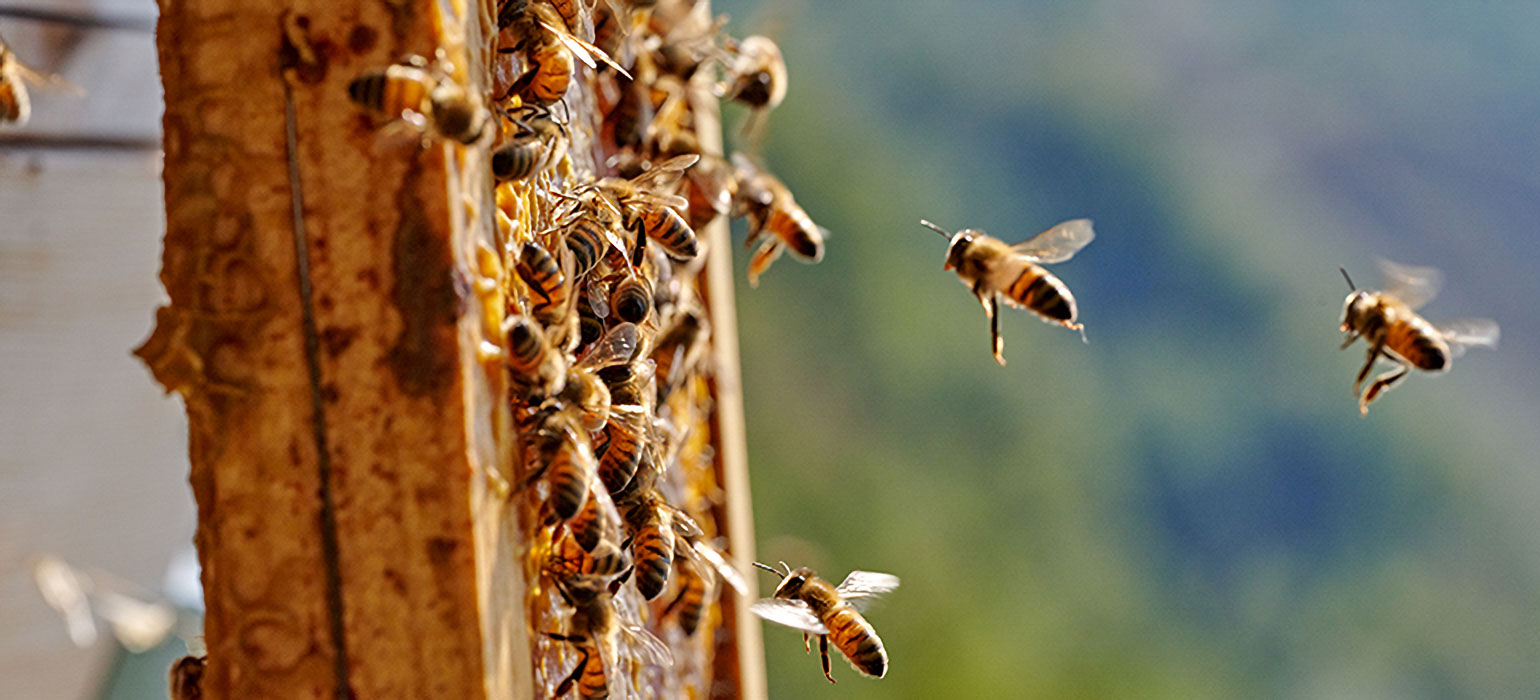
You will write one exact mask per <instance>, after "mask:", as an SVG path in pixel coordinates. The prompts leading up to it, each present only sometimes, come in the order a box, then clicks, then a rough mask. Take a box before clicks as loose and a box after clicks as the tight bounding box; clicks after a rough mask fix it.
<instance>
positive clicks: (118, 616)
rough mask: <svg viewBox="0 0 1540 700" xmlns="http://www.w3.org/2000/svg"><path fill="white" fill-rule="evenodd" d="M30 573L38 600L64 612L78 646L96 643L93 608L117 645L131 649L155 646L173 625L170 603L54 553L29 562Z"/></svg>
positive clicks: (135, 650) (68, 627)
mask: <svg viewBox="0 0 1540 700" xmlns="http://www.w3.org/2000/svg"><path fill="white" fill-rule="evenodd" d="M32 576H33V579H34V580H35V581H36V583H37V587H38V590H39V591H40V592H42V594H43V599H44V600H45V601H46V602H47V603H48V605H49V606H50V607H52V608H53V609H55V610H57V611H59V614H61V615H63V616H64V622H65V626H66V628H67V629H68V631H69V635H70V641H72V642H74V643H75V644H76V645H77V646H82V647H84V646H90V645H91V644H92V643H94V642H95V641H96V636H97V630H96V622H95V619H94V617H93V612H94V613H95V615H97V616H100V617H101V618H102V619H103V620H105V621H106V622H107V624H108V626H109V627H110V628H111V630H112V634H113V636H114V637H116V638H117V640H118V642H119V643H121V644H122V645H123V646H124V647H125V648H127V649H128V650H129V651H132V652H136V653H138V652H143V651H145V650H147V649H153V648H155V647H156V646H158V645H159V644H160V643H161V642H163V641H165V639H166V638H167V637H168V636H170V635H171V632H172V629H173V628H174V627H175V626H176V609H175V608H173V607H172V606H171V604H170V603H168V602H166V601H165V600H160V599H156V598H155V596H154V594H142V593H141V594H135V595H130V594H128V593H124V592H123V591H122V590H121V589H123V588H134V587H135V586H133V585H132V584H130V583H128V582H125V581H117V580H115V579H116V577H114V576H111V575H109V574H106V573H105V572H97V573H96V574H95V575H94V576H93V575H88V574H86V573H85V572H83V571H80V570H78V569H76V568H75V567H73V566H71V565H69V564H68V563H65V562H64V560H62V559H59V558H58V557H55V556H52V555H43V556H41V557H39V558H38V559H37V560H36V561H35V562H33V564H32ZM93 603H94V606H93Z"/></svg>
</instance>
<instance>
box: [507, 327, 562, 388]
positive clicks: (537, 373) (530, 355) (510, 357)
mask: <svg viewBox="0 0 1540 700" xmlns="http://www.w3.org/2000/svg"><path fill="white" fill-rule="evenodd" d="M503 335H504V337H505V338H507V344H506V347H507V350H506V351H505V359H506V361H507V363H508V369H509V370H511V371H512V374H513V386H514V389H515V392H516V395H518V396H519V397H520V398H525V399H528V398H533V399H537V400H543V399H545V398H547V397H551V396H556V395H557V394H559V393H561V391H562V390H563V389H564V388H566V385H567V362H566V359H565V356H564V355H563V354H562V352H561V350H559V349H557V348H554V347H552V346H551V344H550V342H548V341H547V339H546V335H545V331H544V330H543V329H541V327H540V324H538V323H536V322H535V321H534V320H533V319H531V318H529V317H528V316H509V317H508V319H507V320H506V321H504V322H503Z"/></svg>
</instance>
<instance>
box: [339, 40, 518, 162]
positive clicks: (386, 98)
mask: <svg viewBox="0 0 1540 700" xmlns="http://www.w3.org/2000/svg"><path fill="white" fill-rule="evenodd" d="M453 71H454V65H453V64H452V63H450V62H449V60H448V59H447V58H445V57H444V56H443V54H442V52H441V53H440V55H439V57H438V60H437V61H435V62H433V63H432V64H431V65H430V64H429V62H428V59H426V58H423V57H422V56H416V55H413V56H408V57H407V58H406V59H405V60H403V61H402V62H401V63H398V64H395V65H392V66H387V67H385V68H384V69H382V70H374V71H367V72H365V73H363V74H362V75H359V76H358V77H357V78H354V79H353V80H352V82H349V83H348V97H350V98H352V100H353V101H354V102H356V103H357V104H359V105H360V106H362V107H364V108H366V109H370V110H373V111H375V112H378V113H380V114H383V115H385V116H387V117H390V118H392V119H400V120H402V121H404V122H406V123H408V124H411V125H412V126H415V127H417V128H418V129H419V130H421V131H422V132H423V133H425V134H436V135H438V136H441V137H443V138H446V139H449V140H451V141H458V142H460V143H463V144H466V145H469V144H472V143H475V142H477V141H479V140H481V138H482V136H483V135H485V134H487V133H488V132H489V131H490V126H491V124H492V120H491V115H490V114H489V113H488V112H487V110H486V109H485V108H484V107H482V106H481V100H480V99H479V98H478V97H476V95H475V94H473V93H471V92H468V91H467V90H466V89H465V88H464V87H462V86H461V85H460V84H459V83H457V82H455V80H454V79H453V78H451V77H450V75H451V74H452V73H453Z"/></svg>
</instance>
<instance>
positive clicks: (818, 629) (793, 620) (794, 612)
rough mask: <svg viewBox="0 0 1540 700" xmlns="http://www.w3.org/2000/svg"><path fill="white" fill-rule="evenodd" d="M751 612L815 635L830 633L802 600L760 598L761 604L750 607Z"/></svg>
mask: <svg viewBox="0 0 1540 700" xmlns="http://www.w3.org/2000/svg"><path fill="white" fill-rule="evenodd" d="M749 610H752V611H754V614H755V615H758V616H760V617H762V618H764V619H766V620H769V621H771V622H774V623H775V624H778V625H786V626H787V627H790V628H792V629H799V630H802V631H803V632H812V633H813V634H828V633H829V628H827V627H824V626H823V623H822V622H819V621H818V616H816V615H814V614H813V610H812V609H811V608H809V607H807V603H804V602H802V601H800V600H789V599H786V598H760V599H759V602H757V603H755V604H753V605H751V606H749Z"/></svg>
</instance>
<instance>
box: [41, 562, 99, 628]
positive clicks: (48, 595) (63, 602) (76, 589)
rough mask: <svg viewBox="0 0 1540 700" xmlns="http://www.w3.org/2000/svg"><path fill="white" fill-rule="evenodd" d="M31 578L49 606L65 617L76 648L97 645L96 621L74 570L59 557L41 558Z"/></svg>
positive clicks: (83, 584)
mask: <svg viewBox="0 0 1540 700" xmlns="http://www.w3.org/2000/svg"><path fill="white" fill-rule="evenodd" d="M32 578H33V580H34V581H35V582H36V583H37V590H38V592H40V593H42V594H43V600H44V601H45V602H47V603H48V606H49V607H51V608H53V609H54V610H57V611H58V612H59V614H60V615H62V616H64V627H65V630H66V631H68V632H69V636H70V641H71V642H74V643H75V646H77V647H88V646H91V645H92V644H95V643H96V620H95V619H94V618H93V617H92V616H91V601H90V599H88V598H87V597H86V587H85V583H84V582H82V581H81V580H80V574H78V573H76V572H75V568H74V567H72V566H70V565H69V564H66V563H64V561H63V560H61V559H59V558H58V557H54V556H50V555H44V556H41V557H39V558H38V559H37V561H35V562H33V564H32Z"/></svg>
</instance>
